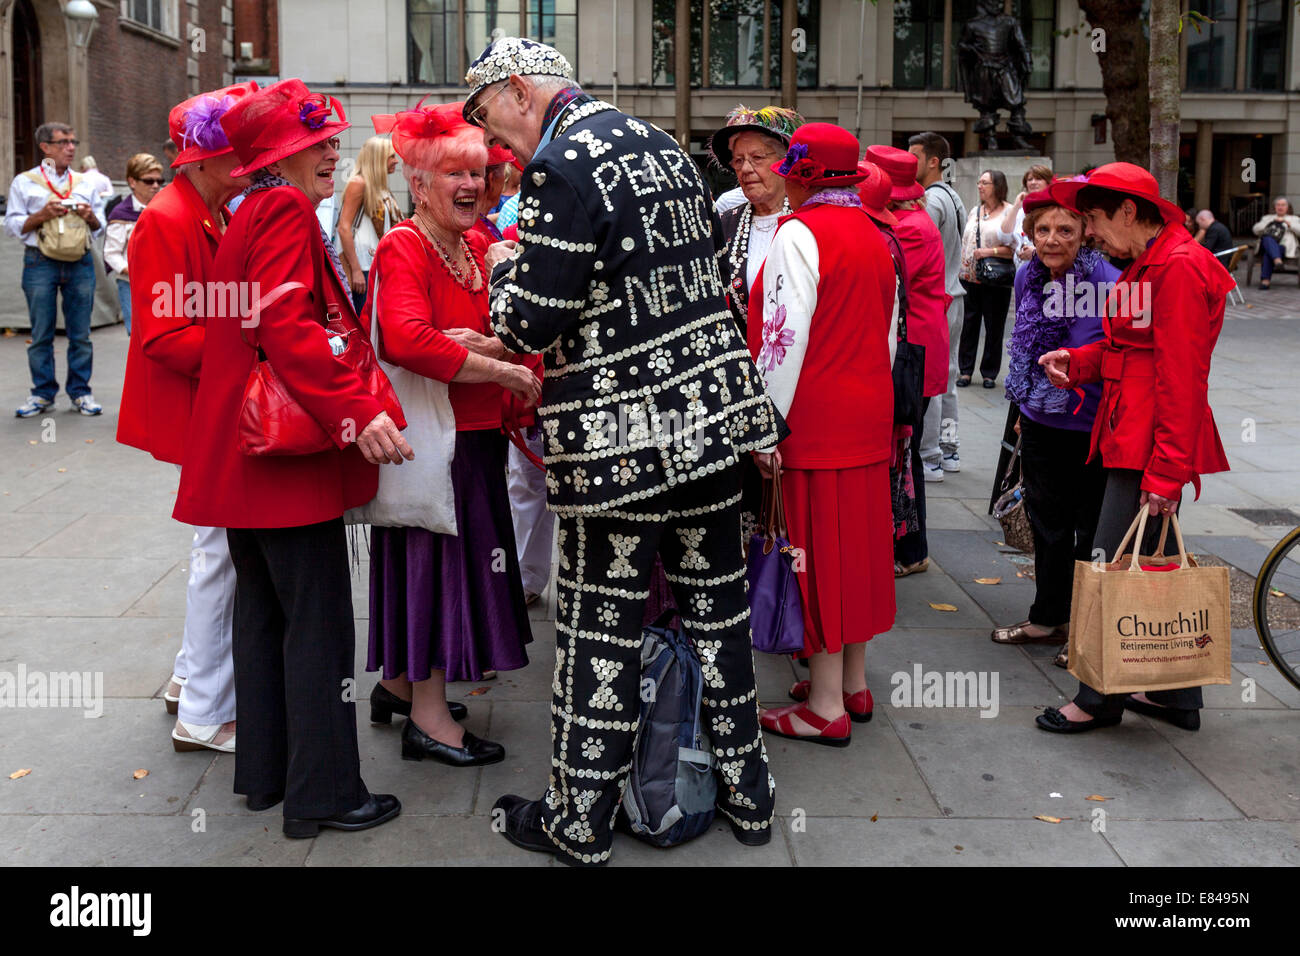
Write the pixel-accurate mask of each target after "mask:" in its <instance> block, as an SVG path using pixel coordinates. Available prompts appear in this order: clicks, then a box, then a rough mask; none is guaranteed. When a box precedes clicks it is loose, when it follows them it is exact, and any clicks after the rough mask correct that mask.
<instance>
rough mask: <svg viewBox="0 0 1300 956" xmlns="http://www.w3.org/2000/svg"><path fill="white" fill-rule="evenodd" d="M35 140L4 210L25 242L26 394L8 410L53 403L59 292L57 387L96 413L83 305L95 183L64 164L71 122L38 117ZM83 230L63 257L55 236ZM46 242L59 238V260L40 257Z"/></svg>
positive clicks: (87, 306)
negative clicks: (36, 161) (61, 335)
mask: <svg viewBox="0 0 1300 956" xmlns="http://www.w3.org/2000/svg"><path fill="white" fill-rule="evenodd" d="M36 142H37V144H38V145H39V147H40V150H41V155H42V157H43V159H42V160H41V164H40V165H39V166H37V167H35V168H33V169H29V170H27V171H26V172H24V173H19V174H18V175H17V176H15V177H14V180H13V183H12V184H11V185H10V186H9V205H8V207H7V209H6V211H5V228H6V229H7V230H8V231H9V232H10V233H11V234H12V235H14V236H15V237H17V238H18V239H20V240H21V241H22V243H23V244H24V245H25V246H26V249H24V250H23V294H24V295H26V296H27V310H28V315H29V316H30V318H31V325H32V344H31V345H29V346H28V347H27V365H28V368H29V369H30V371H31V376H32V392H31V395H29V396H28V397H27V401H25V402H24V403H23V404H22V405H20V406H18V408H17V409H16V411H15V414H16V415H17V416H18V417H19V418H32V417H34V416H36V415H39V414H41V413H42V412H44V411H46V410H48V409H50V408H52V407H53V405H54V396H55V395H57V394H58V392H59V383H58V380H57V379H56V378H55V375H54V327H55V324H56V322H57V318H58V297H59V295H60V294H62V297H63V321H64V325H65V328H66V331H67V334H68V377H67V381H66V382H65V385H64V387H65V388H66V389H67V392H68V396H69V397H70V398H71V399H72V404H73V407H75V408H76V409H77V410H78V411H80V412H81V414H83V415H98V414H100V413H101V412H102V411H103V408H102V407H101V406H100V404H99V403H98V402H96V401H95V396H94V395H92V394H91V392H90V372H91V366H92V360H93V355H94V353H93V351H92V348H91V344H90V311H91V308H92V306H93V305H94V301H95V260H94V256H93V255H92V254H91V252H90V240H91V237H92V236H93V234H94V233H96V232H98V231H99V230H100V228H101V219H100V216H99V215H98V214H97V210H98V209H99V208H100V199H99V197H98V196H96V195H95V187H94V184H93V183H91V182H90V181H88V180H86V179H85V178H83V177H82V176H80V175H78V174H77V173H74V172H72V170H71V168H70V167H71V165H72V159H73V157H74V156H75V155H76V152H77V138H76V134H75V133H74V132H73V130H72V127H70V126H67V125H65V124H63V123H45V124H43V125H41V126H40V127H39V128H38V129H37V130H36ZM74 220H79V221H74ZM83 224H84V225H83ZM47 225H48V228H47ZM56 230H57V231H56ZM68 234H70V236H69V235H68ZM82 236H84V240H85V249H84V251H83V254H82V255H81V256H80V257H79V258H66V257H68V256H75V249H71V251H69V249H70V245H69V244H66V243H62V242H60V240H64V239H70V240H71V245H76V244H77V243H78V242H79V241H80V238H81V237H82ZM50 243H59V249H60V255H61V256H64V257H65V258H51V257H50V256H47V255H46V254H45V253H44V252H43V251H42V248H41V247H42V245H45V248H53V247H52V246H51V245H50Z"/></svg>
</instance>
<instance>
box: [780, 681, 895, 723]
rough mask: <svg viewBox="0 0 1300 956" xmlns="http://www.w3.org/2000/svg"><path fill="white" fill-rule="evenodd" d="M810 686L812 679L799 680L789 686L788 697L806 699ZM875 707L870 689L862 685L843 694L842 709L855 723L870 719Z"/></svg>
mask: <svg viewBox="0 0 1300 956" xmlns="http://www.w3.org/2000/svg"><path fill="white" fill-rule="evenodd" d="M811 688H812V681H808V680H801V681H799V683H797V684H795V685H794V686H793V687H791V688H790V699H791V700H797V701H799V702H800V703H803V702H804V701H805V700H807V699H808V691H809V690H810V689H811ZM874 708H875V702H874V701H872V699H871V691H870V689H868V688H866V687H864V688H862V690H860V691H858V692H857V693H856V694H845V695H844V709H845V710H846V711H848V714H849V720H851V721H853V722H854V723H855V724H865V723H867V722H868V721H870V720H871V712H872V710H873V709H874Z"/></svg>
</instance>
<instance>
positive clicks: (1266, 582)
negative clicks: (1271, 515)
mask: <svg viewBox="0 0 1300 956" xmlns="http://www.w3.org/2000/svg"><path fill="white" fill-rule="evenodd" d="M1253 605H1254V612H1255V631H1256V633H1258V634H1259V642H1260V644H1261V645H1263V648H1264V652H1265V653H1266V654H1268V656H1269V659H1270V660H1271V661H1272V662H1273V666H1274V667H1276V668H1277V669H1278V671H1280V672H1281V674H1282V676H1283V677H1285V678H1286V679H1287V680H1288V681H1290V682H1291V683H1292V684H1293V685H1295V686H1296V687H1297V688H1300V528H1294V529H1292V531H1291V532H1290V533H1289V534H1287V535H1286V537H1284V538H1283V539H1282V540H1281V541H1279V542H1278V543H1277V546H1276V547H1275V548H1273V550H1272V551H1271V552H1270V553H1269V556H1268V557H1267V558H1265V559H1264V566H1263V567H1262V568H1260V569H1259V577H1257V578H1256V579H1255V595H1254V602H1253Z"/></svg>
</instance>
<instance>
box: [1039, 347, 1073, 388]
mask: <svg viewBox="0 0 1300 956" xmlns="http://www.w3.org/2000/svg"><path fill="white" fill-rule="evenodd" d="M1038 364H1039V365H1041V366H1042V367H1043V370H1044V371H1045V372H1047V380H1048V381H1049V382H1051V383H1052V384H1053V385H1055V386H1056V387H1057V388H1065V387H1066V386H1067V385H1069V384H1070V353H1069V352H1067V351H1066V350H1065V349H1057V350H1056V351H1054V352H1046V353H1044V354H1043V355H1040V356H1039V357H1038Z"/></svg>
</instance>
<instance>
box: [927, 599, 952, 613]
mask: <svg viewBox="0 0 1300 956" xmlns="http://www.w3.org/2000/svg"><path fill="white" fill-rule="evenodd" d="M930 607H932V608H934V609H935V610H936V611H955V610H957V605H955V604H935V603H934V602H933V601H931V602H930Z"/></svg>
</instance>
